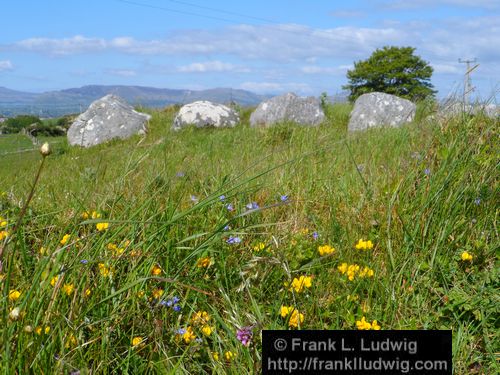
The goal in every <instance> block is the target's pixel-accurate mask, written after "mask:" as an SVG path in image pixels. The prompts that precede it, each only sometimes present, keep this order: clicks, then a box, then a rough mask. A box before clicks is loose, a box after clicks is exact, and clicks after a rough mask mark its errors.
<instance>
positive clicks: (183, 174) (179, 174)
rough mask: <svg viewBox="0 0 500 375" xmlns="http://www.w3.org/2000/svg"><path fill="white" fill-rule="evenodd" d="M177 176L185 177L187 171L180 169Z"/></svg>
mask: <svg viewBox="0 0 500 375" xmlns="http://www.w3.org/2000/svg"><path fill="white" fill-rule="evenodd" d="M175 175H176V176H177V177H184V176H185V173H184V172H182V171H179V172H177V173H176V174H175Z"/></svg>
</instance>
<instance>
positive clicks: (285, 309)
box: [280, 306, 295, 318]
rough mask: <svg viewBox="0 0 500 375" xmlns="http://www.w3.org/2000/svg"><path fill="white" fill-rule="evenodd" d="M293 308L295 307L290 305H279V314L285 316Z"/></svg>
mask: <svg viewBox="0 0 500 375" xmlns="http://www.w3.org/2000/svg"><path fill="white" fill-rule="evenodd" d="M293 310H295V309H294V308H293V307H292V306H281V307H280V315H281V317H282V318H286V317H287V316H288V314H290V313H291V312H292V311H293Z"/></svg>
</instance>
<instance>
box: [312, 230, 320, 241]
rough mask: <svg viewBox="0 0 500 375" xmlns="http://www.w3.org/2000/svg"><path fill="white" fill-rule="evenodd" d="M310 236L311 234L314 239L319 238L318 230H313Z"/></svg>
mask: <svg viewBox="0 0 500 375" xmlns="http://www.w3.org/2000/svg"><path fill="white" fill-rule="evenodd" d="M312 236H313V239H315V240H317V239H318V238H319V234H318V232H313V234H312Z"/></svg>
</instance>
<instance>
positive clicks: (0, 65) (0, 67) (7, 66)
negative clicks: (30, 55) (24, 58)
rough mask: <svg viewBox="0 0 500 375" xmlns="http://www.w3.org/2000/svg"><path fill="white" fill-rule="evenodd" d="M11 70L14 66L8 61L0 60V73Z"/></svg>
mask: <svg viewBox="0 0 500 375" xmlns="http://www.w3.org/2000/svg"><path fill="white" fill-rule="evenodd" d="M12 69H14V65H13V64H12V62H11V61H10V60H0V72H2V71H4V70H12Z"/></svg>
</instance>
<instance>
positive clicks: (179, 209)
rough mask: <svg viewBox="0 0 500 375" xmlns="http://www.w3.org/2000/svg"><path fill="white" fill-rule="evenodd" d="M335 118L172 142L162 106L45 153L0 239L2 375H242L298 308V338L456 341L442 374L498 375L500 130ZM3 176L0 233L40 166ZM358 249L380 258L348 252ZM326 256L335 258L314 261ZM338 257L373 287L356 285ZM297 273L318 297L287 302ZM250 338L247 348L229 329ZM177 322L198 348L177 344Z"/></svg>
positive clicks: (484, 123)
mask: <svg viewBox="0 0 500 375" xmlns="http://www.w3.org/2000/svg"><path fill="white" fill-rule="evenodd" d="M348 113H349V107H348V106H338V105H337V106H335V107H330V108H329V109H328V110H327V115H328V121H327V122H326V123H325V124H324V125H322V126H320V127H317V128H305V127H304V128H303V127H297V126H293V125H290V124H283V125H281V126H277V127H274V128H269V129H254V128H250V127H249V126H248V115H249V112H244V113H243V114H242V118H243V124H242V125H241V126H239V127H237V128H235V129H226V130H223V129H221V130H217V131H215V130H195V129H186V130H182V131H180V132H175V133H174V132H171V131H170V125H171V123H172V119H173V115H174V110H171V109H166V110H164V111H156V112H152V115H153V118H152V120H151V124H150V132H149V134H148V135H147V136H146V137H145V138H139V137H134V138H132V139H130V140H127V141H113V142H110V143H107V144H104V145H100V146H97V147H94V148H91V149H87V150H84V149H78V148H71V149H70V148H67V147H62V148H61V149H60V152H58V153H56V154H54V155H51V156H50V157H49V158H48V159H47V160H46V163H47V165H46V169H45V170H44V173H43V174H42V176H41V179H40V182H39V184H38V185H37V186H36V192H35V198H34V200H33V202H32V204H31V205H30V210H29V211H28V212H27V215H26V217H25V219H24V221H23V223H24V225H23V226H22V227H20V228H19V230H18V231H17V233H16V234H15V235H14V234H13V235H12V236H9V237H7V238H6V239H4V240H3V243H4V244H5V243H6V242H7V241H10V243H9V245H8V247H7V251H6V253H5V254H4V259H2V260H3V262H4V269H3V271H2V280H3V281H2V284H1V288H2V296H3V297H2V301H3V302H2V315H1V316H2V326H1V328H0V334H1V337H2V343H1V344H0V345H1V346H0V353H1V368H2V369H3V371H4V372H5V373H19V374H24V373H71V372H76V371H77V370H78V371H80V373H82V374H85V373H108V372H113V371H115V372H120V373H235V374H242V373H253V372H255V371H258V369H259V361H260V336H259V335H260V330H262V329H295V328H294V327H290V323H292V322H291V318H290V316H288V317H286V318H282V317H281V316H280V308H281V306H293V307H294V308H296V309H297V310H298V311H300V313H302V314H303V316H304V321H303V322H302V323H301V324H299V327H300V329H356V321H358V320H360V319H361V318H362V317H363V316H365V317H366V319H367V320H369V321H372V320H377V321H378V322H379V324H380V325H381V326H382V329H444V328H446V329H452V330H453V343H454V346H453V354H454V357H453V361H454V368H455V372H456V373H461V374H462V373H470V372H471V371H479V372H483V373H494V372H495V370H497V369H498V368H497V363H496V361H495V353H498V339H497V338H496V336H495V335H496V329H497V328H498V323H499V322H498V316H499V314H498V313H499V311H498V310H499V306H500V303H499V302H500V301H499V297H498V264H497V263H496V262H497V258H496V252H497V251H498V243H499V242H498V232H497V222H496V219H497V215H498V170H497V167H498V153H497V152H496V150H498V135H499V134H498V123H495V122H494V121H493V120H490V119H488V118H484V117H471V118H467V119H466V118H457V119H455V120H450V121H448V122H446V123H438V122H437V121H434V122H432V121H431V122H429V121H423V120H419V121H418V122H416V123H414V124H410V125H408V126H405V127H403V128H400V129H373V130H369V131H366V132H360V133H355V134H347V131H346V129H347V118H348ZM423 117H424V116H422V118H423ZM8 162H9V163H10V166H11V167H10V168H8V169H6V168H3V169H0V189H1V190H2V191H3V192H4V193H3V195H2V197H1V203H0V216H2V217H3V218H5V219H6V221H7V226H6V231H7V232H8V231H9V228H11V225H13V224H14V222H15V221H16V218H17V216H18V215H19V211H20V207H21V206H22V204H23V202H24V199H25V197H26V196H27V194H28V192H29V190H30V188H31V186H30V185H29V183H30V181H31V180H32V179H33V175H34V173H35V172H36V168H37V156H35V155H31V156H30V157H28V158H19V157H14V156H10V159H8ZM222 195H223V196H224V198H223V199H222V198H221V196H222ZM283 195H287V196H288V198H287V199H285V197H282V196H283ZM252 202H255V203H256V204H257V205H258V207H259V208H256V209H250V210H249V209H247V208H246V205H247V204H251V203H252ZM228 204H231V205H232V206H233V210H228V206H227V205H228ZM254 207H255V206H254ZM92 211H96V212H97V213H99V214H100V215H101V217H99V218H92V215H91V213H92ZM84 212H89V213H90V217H82V213H84ZM99 222H106V223H109V227H108V228H107V229H105V230H102V231H99V230H98V229H97V228H96V224H97V223H99ZM66 234H69V235H70V237H69V239H68V241H67V242H66V243H64V244H62V243H61V242H60V241H61V240H62V239H63V236H64V235H66ZM235 237H238V238H240V239H241V242H239V243H233V244H229V243H228V239H229V238H233V239H234V238H235ZM359 239H365V240H367V239H369V240H371V241H372V242H373V244H374V248H373V249H371V250H368V251H366V250H357V249H356V248H355V244H356V243H357V242H358V240H359ZM110 244H111V245H110ZM325 244H328V245H330V246H332V247H334V248H335V251H334V252H333V253H331V254H329V255H326V256H323V257H321V256H320V255H319V254H318V247H319V246H321V245H325ZM42 248H43V250H41V249H42ZM463 251H467V252H469V253H470V254H472V255H473V260H472V261H463V260H462V259H461V254H462V252H463ZM203 259H205V260H206V262H205V263H204V262H202V261H201V260H203ZM344 262H345V263H348V264H353V263H356V264H358V265H360V266H361V267H369V268H371V269H373V271H374V276H373V277H372V278H370V277H365V278H360V277H354V279H353V280H352V281H350V280H348V278H347V277H346V275H345V274H344V275H343V274H342V273H341V272H340V271H339V269H338V266H340V265H341V264H342V263H344ZM155 270H156V271H155ZM158 270H159V271H158ZM299 276H312V285H311V288H305V290H304V291H301V292H297V291H296V290H294V289H293V288H291V287H290V285H292V284H291V283H292V282H293V279H294V278H296V277H297V278H298V277H299ZM51 281H52V284H53V285H51ZM72 288H74V289H72ZM87 290H88V291H89V292H87V293H88V295H87V293H86V291H87ZM10 291H20V292H21V295H20V297H19V298H18V299H15V298H11V299H9V293H10ZM12 296H14V295H12ZM174 297H177V298H179V301H178V302H177V303H176V304H174V303H173V302H172V299H173V298H174ZM174 305H175V306H178V307H176V308H175V309H174V308H173V306H174ZM16 307H17V308H19V311H20V313H19V316H18V317H17V318H16V317H14V318H13V317H12V309H14V308H16ZM176 310H179V311H176ZM203 311H205V312H207V313H208V316H209V318H206V319H205V320H206V321H203V319H201V320H200V319H199V316H200V314H198V315H197V313H199V312H203ZM9 314H11V317H9ZM204 316H205V317H206V315H204ZM206 326H208V327H210V331H211V332H210V335H206V333H208V331H207V330H206V329H205V334H204V332H203V329H204V328H206ZM248 326H250V327H252V332H253V335H254V337H253V340H252V343H251V344H250V346H249V347H246V346H243V345H242V344H241V343H240V342H239V341H238V340H237V338H236V330H237V329H238V328H242V327H248ZM46 327H50V328H49V329H47V331H48V332H45V330H46ZM188 327H191V328H192V330H193V335H194V336H193V337H192V340H191V339H189V335H187V336H186V335H180V334H179V329H183V330H187V329H188ZM181 332H182V331H181ZM194 337H196V339H195V338H194ZM134 338H140V339H139V340H138V341H133V339H134ZM187 339H189V340H187ZM141 340H142V341H141ZM139 341H140V343H138V342H139ZM186 341H189V342H186ZM134 344H136V345H134Z"/></svg>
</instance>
